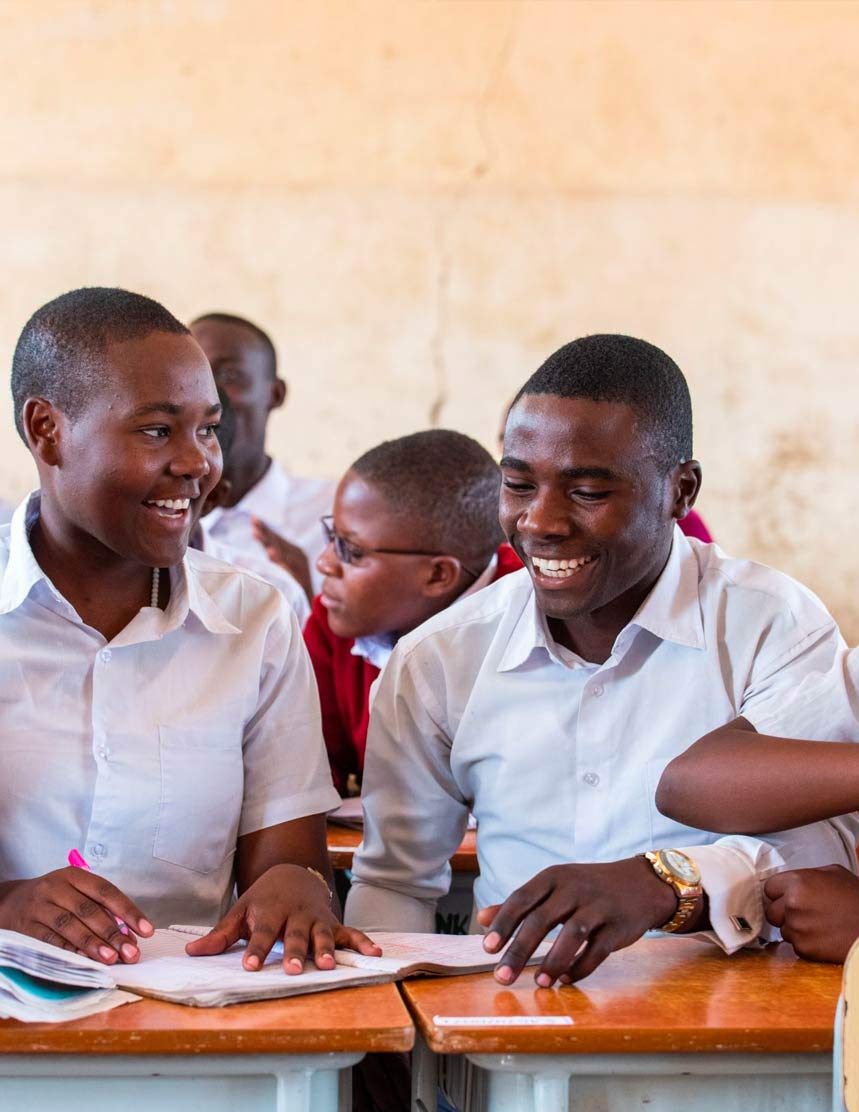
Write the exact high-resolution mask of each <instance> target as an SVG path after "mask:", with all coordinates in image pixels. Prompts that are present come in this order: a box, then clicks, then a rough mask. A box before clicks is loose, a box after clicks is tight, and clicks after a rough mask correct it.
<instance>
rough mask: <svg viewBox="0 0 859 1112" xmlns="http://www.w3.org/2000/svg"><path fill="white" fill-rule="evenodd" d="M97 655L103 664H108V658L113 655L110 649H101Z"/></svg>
mask: <svg viewBox="0 0 859 1112" xmlns="http://www.w3.org/2000/svg"><path fill="white" fill-rule="evenodd" d="M98 655H99V656H100V657H101V659H102V660H103V661H104V662H105V664H110V658H111V657H112V656H113V653H112V652H111V651H110V649H102V650H101V652H100V653H99V654H98Z"/></svg>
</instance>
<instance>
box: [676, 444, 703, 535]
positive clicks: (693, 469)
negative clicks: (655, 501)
mask: <svg viewBox="0 0 859 1112" xmlns="http://www.w3.org/2000/svg"><path fill="white" fill-rule="evenodd" d="M701 481H702V474H701V464H700V463H699V462H698V461H697V460H696V459H687V460H686V462H685V463H681V464H680V465H679V467H677V468H676V470H675V472H674V482H673V484H672V494H673V498H674V503H673V505H672V507H671V516H672V517H673V518H674V520H675V521H682V520H683V518H684V517H685V516H686V515H687V514H688V513H689V511H690V510H691V509H692V507H693V506H694V505H695V499H696V498H697V497H698V494H699V492H700V490H701Z"/></svg>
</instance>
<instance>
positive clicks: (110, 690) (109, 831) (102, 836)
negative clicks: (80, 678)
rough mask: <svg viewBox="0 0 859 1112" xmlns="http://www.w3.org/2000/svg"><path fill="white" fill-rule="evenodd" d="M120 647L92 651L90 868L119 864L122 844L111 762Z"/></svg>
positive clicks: (117, 785) (117, 791)
mask: <svg viewBox="0 0 859 1112" xmlns="http://www.w3.org/2000/svg"><path fill="white" fill-rule="evenodd" d="M121 671H122V650H121V649H115V648H111V647H110V646H104V647H103V648H101V649H99V650H98V651H97V653H96V655H95V661H94V664H93V673H92V755H93V760H94V762H95V767H96V778H95V790H94V792H93V802H92V813H91V815H90V822H89V829H88V831H87V838H86V850H85V852H86V855H87V857H88V859H89V864H90V865H91V867H92V869H93V872H96V873H100V872H103V871H104V870H108V869H110V870H114V869H117V868H118V867H119V864H120V860H119V859H120V856H121V847H120V842H119V839H118V838H117V833H118V831H117V819H118V816H119V815H120V814H121V813H122V801H121V799H120V795H121V785H120V783H119V776H118V775H117V774H116V771H115V766H114V762H115V760H116V756H117V754H116V753H115V752H114V750H113V742H112V733H113V730H114V729H115V725H116V724H115V723H114V718H115V716H116V713H117V709H120V712H121V708H117V705H116V704H117V701H118V693H119V692H120V691H121V690H122V687H123V684H122V679H121V676H120V674H119V673H121Z"/></svg>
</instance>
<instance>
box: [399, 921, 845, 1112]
mask: <svg viewBox="0 0 859 1112" xmlns="http://www.w3.org/2000/svg"><path fill="white" fill-rule="evenodd" d="M840 982H841V969H840V967H838V966H827V965H815V964H812V963H809V962H803V961H800V960H799V959H798V958H796V956H795V955H794V954H793V951H792V950H791V949H790V947H788V946H786V945H782V946H778V947H771V948H769V949H768V950H767V951H765V952H762V953H757V952H754V953H753V952H748V951H746V952H743V953H740V954H735V955H733V956H732V957H726V956H725V955H723V954H721V953H720V952H719V951H717V950H715V948H714V947H712V946H710V945H708V944H707V943H703V942H698V941H696V940H694V939H683V938H664V937H663V938H646V939H642V941H641V942H639V943H637V944H636V945H635V946H632V947H630V948H629V949H627V950H622V951H620V952H619V953H616V954H613V955H612V956H611V957H610V958H609V959H608V961H606V962H605V963H604V964H603V965H602V966H601V967H600V968H599V969H598V970H597V971H596V972H595V973H593V974H592V975H591V976H590V977H589V978H587V979H586V980H584V981H583V982H582V983H581V984H580V985H576V986H570V987H562V988H560V989H538V988H536V987H535V985H534V982H533V973H528V972H527V971H526V972H525V974H524V975H523V976H522V977H521V978H520V980H519V982H517V984H516V985H515V986H514V987H512V988H503V987H502V986H500V985H499V984H498V983H497V982H496V981H495V980H494V979H493V978H492V976H491V975H490V974H481V975H478V976H474V977H457V978H452V979H446V980H421V981H417V980H415V981H409V982H407V983H406V984H404V985H403V986H402V991H403V995H404V998H405V1000H406V1002H407V1004H408V1005H409V1009H410V1010H411V1012H412V1015H413V1016H414V1019H415V1023H416V1025H417V1027H418V1030H419V1033H420V1035H421V1037H422V1038H421V1040H420V1042H421V1044H422V1049H421V1053H420V1055H419V1062H418V1068H417V1069H416V1071H415V1083H416V1097H417V1096H420V1097H421V1099H423V1100H424V1101H425V1102H426V1099H427V1094H428V1092H429V1091H430V1089H431V1087H432V1085H433V1082H434V1077H433V1065H434V1060H431V1059H428V1057H427V1052H426V1050H425V1049H424V1048H426V1047H428V1048H430V1049H431V1051H434V1052H436V1053H437V1054H448V1055H449V1054H454V1055H465V1056H467V1058H468V1059H469V1060H470V1061H471V1062H472V1063H474V1064H475V1065H477V1066H480V1067H481V1068H482V1069H484V1070H487V1071H488V1077H484V1078H483V1083H484V1088H485V1090H486V1093H485V1101H486V1107H487V1108H488V1109H491V1110H492V1112H514V1110H515V1112H522V1110H526V1109H552V1110H554V1112H562V1110H565V1109H568V1108H570V1107H571V1105H570V1101H571V1099H572V1101H573V1104H572V1107H576V1105H577V1102H578V1101H581V1102H582V1106H583V1107H587V1108H591V1107H593V1108H604V1107H610V1108H632V1107H636V1108H637V1107H639V1105H640V1104H649V1105H650V1106H651V1107H652V1108H653V1109H654V1112H663V1110H666V1109H672V1110H673V1109H693V1108H694V1109H695V1110H696V1112H699V1110H701V1112H711V1110H712V1112H750V1110H751V1109H756V1108H761V1109H763V1108H776V1107H777V1108H779V1109H780V1110H781V1109H783V1110H785V1112H789V1110H799V1109H803V1110H807V1109H825V1108H828V1107H830V1103H831V1071H832V1060H831V1052H832V1032H833V1020H834V1016H835V1009H836V1004H837V1001H838V995H839V991H840ZM440 1015H441V1016H462V1017H471V1016H474V1017H484V1016H534V1017H546V1016H568V1017H569V1018H571V1019H572V1020H573V1024H572V1026H566V1027H552V1026H545V1027H539V1026H537V1027H533V1026H523V1027H476V1026H475V1027H469V1026H468V1025H467V1024H464V1025H462V1026H457V1027H441V1026H439V1025H438V1024H437V1023H436V1022H434V1017H436V1016H440Z"/></svg>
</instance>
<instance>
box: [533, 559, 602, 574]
mask: <svg viewBox="0 0 859 1112" xmlns="http://www.w3.org/2000/svg"><path fill="white" fill-rule="evenodd" d="M595 559H596V557H595V556H582V557H580V558H579V559H578V560H543V559H542V558H541V557H540V556H532V557H531V563H532V564H533V565H534V567H535V568H536V569H537V571H538V572H539V573H540V575H545V576H548V578H549V579H569V578H570V577H571V576H573V575H575V574H576V573H577V572H579V571H581V570H582V568H583V567H585V565H586V564H590V563H592V562H593V561H594V560H595Z"/></svg>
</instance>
